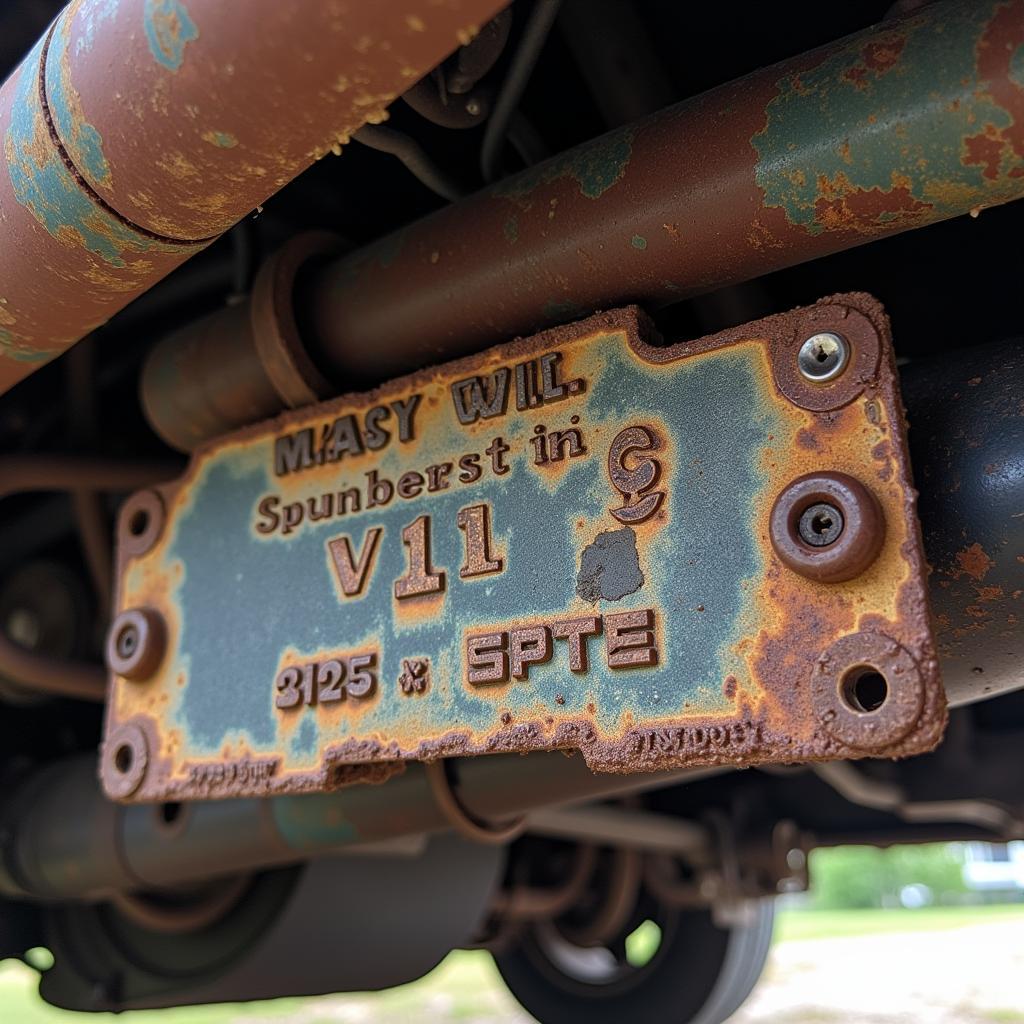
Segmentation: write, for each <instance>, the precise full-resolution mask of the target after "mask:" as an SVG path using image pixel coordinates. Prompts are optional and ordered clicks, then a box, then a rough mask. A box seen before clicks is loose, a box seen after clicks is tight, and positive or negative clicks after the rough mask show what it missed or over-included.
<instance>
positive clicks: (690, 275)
mask: <svg viewBox="0 0 1024 1024" xmlns="http://www.w3.org/2000/svg"><path fill="white" fill-rule="evenodd" d="M1022 68H1024V0H977V2H957V0H954V2H944V3H943V2H939V3H931V4H928V5H926V6H924V7H922V9H921V11H920V12H919V13H917V14H916V15H914V16H912V17H909V18H906V19H904V20H900V21H892V22H885V23H882V24H879V25H874V26H872V27H871V28H869V29H867V30H866V31H865V32H862V33H859V34H857V35H855V36H851V37H849V38H847V39H843V40H839V41H837V42H835V43H830V44H829V45H827V46H825V47H822V48H821V49H818V50H815V51H813V52H811V53H807V54H801V55H799V56H796V57H793V58H792V59H790V60H787V61H784V62H783V63H781V64H777V65H774V66H772V67H768V68H763V69H760V70H758V71H756V72H754V73H753V74H751V75H748V76H747V77H745V78H742V79H739V80H737V81H735V82H731V83H728V84H726V85H722V86H719V87H718V88H716V89H714V90H712V91H711V92H707V93H705V94H703V95H701V96H697V97H694V98H692V99H688V100H685V101H684V102H682V103H680V104H678V105H676V106H673V107H670V108H668V109H666V110H663V111H660V112H658V113H656V114H653V115H652V116H650V117H648V118H646V119H645V120H643V121H641V122H639V123H637V124H633V125H629V126H628V127H625V128H621V129H617V130H616V131H613V132H610V133H609V134H607V135H605V136H603V137H601V138H599V139H595V140H593V141H591V142H587V143H584V144H583V145H581V146H579V147H577V148H576V149H574V150H572V151H570V152H568V153H565V154H561V155H559V156H556V157H554V158H552V159H551V160H550V161H548V162H546V163H544V164H540V165H538V166H536V167H532V168H529V169H528V170H526V171H524V172H522V173H521V174H519V175H517V176H515V177H512V178H509V179H507V180H504V181H501V182H498V183H497V184H495V185H493V186H492V187H490V188H489V189H486V190H484V191H483V192H480V193H479V194H477V195H475V196H473V197H471V198H469V199H468V200H465V201H463V202H460V203H457V204H454V205H453V206H451V207H448V208H445V209H443V210H440V211H438V212H437V213H435V214H432V215H431V216H430V217H428V218H426V219H424V220H422V221H420V222H419V223H417V224H413V225H409V226H407V227H404V228H402V229H401V230H400V231H399V232H397V233H395V234H394V235H392V236H390V237H388V238H385V239H382V240H381V241H379V242H377V243H375V244H373V245H371V246H369V247H367V248H364V249H362V250H358V251H356V252H354V253H351V254H349V255H347V256H344V257H342V258H341V259H339V260H338V261H337V262H336V264H335V265H334V266H332V267H327V268H325V270H324V271H323V272H322V277H321V283H320V285H319V287H318V288H317V289H316V294H315V298H314V308H313V316H314V320H315V322H316V326H317V337H318V338H319V339H321V342H322V345H323V348H324V350H325V351H324V355H325V358H328V359H330V360H332V361H333V362H334V364H335V366H336V367H337V370H338V373H339V376H341V377H344V376H346V375H347V376H349V377H355V378H356V379H363V380H380V379H383V378H386V377H388V376H394V375H397V374H398V373H403V372H407V371H408V370H410V369H413V368H415V367H416V366H420V365H423V363H424V362H426V361H428V360H430V359H431V358H432V356H433V353H436V352H437V351H444V352H446V353H448V354H450V355H452V356H455V355H461V354H463V353H464V352H470V351H475V350H477V349H479V348H481V347H483V346H484V345H486V344H488V343H489V342H490V340H491V339H493V338H495V337H510V336H513V335H515V334H522V333H528V332H531V331H534V330H537V329H539V328H540V327H544V326H548V325H550V324H552V323H559V322H564V321H566V320H569V319H572V318H574V317H578V316H583V315H586V314H587V313H589V312H590V311H591V310H594V309H601V308H609V307H610V306H614V305H618V304H620V303H621V302H622V301H623V300H624V299H626V298H627V297H628V299H629V300H630V301H635V302H639V303H641V304H642V305H644V306H645V307H647V308H654V307H657V306H659V305H664V304H666V303H671V302H676V301H678V300H679V299H681V298H684V297H686V296H689V295H694V294H699V293H701V292H707V291H710V290H713V289H715V288H720V287H722V286H723V285H726V284H730V283H735V282H738V281H744V280H748V279H751V278H754V277H757V276H759V275H761V274H765V273H767V272H769V271H773V270H777V269H780V268H782V267H788V266H792V265H794V264H798V263H803V262H806V261H808V260H812V259H816V258H818V257H821V256H824V255H827V254H829V253H833V252H836V251H838V250H841V249H846V248H849V247H851V246H855V245H860V244H863V243H865V242H869V241H872V240H874V239H877V238H881V237H884V236H888V235H893V234H896V233H898V232H900V231H906V230H909V229H912V228H918V227H923V226H925V225H927V224H932V223H934V222H936V221H941V220H945V219H947V218H950V217H955V216H960V215H966V214H967V213H969V212H974V213H977V212H978V211H979V210H982V209H984V208H986V207H990V206H994V205H996V204H999V203H1005V202H1007V201H1009V200H1012V199H1016V198H1019V197H1020V196H1021V195H1024V71H1022Z"/></svg>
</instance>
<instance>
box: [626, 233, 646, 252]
mask: <svg viewBox="0 0 1024 1024" xmlns="http://www.w3.org/2000/svg"><path fill="white" fill-rule="evenodd" d="M629 244H630V245H631V246H633V248H634V249H640V250H641V251H642V250H644V249H646V248H647V239H646V238H644V236H643V235H634V236H633V237H632V238H631V239H630V242H629Z"/></svg>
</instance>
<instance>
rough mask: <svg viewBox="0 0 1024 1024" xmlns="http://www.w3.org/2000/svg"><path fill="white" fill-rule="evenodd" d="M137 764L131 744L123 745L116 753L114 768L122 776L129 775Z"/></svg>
mask: <svg viewBox="0 0 1024 1024" xmlns="http://www.w3.org/2000/svg"><path fill="white" fill-rule="evenodd" d="M134 764H135V751H134V750H133V749H132V746H131V744H130V743H122V744H121V745H120V746H119V747H118V748H117V750H115V751H114V767H115V768H116V769H117V770H118V771H119V772H120V773H121V774H122V775H127V774H128V773H129V772H130V771H131V770H132V766H133V765H134Z"/></svg>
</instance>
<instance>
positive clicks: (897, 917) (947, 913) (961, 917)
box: [775, 903, 1024, 942]
mask: <svg viewBox="0 0 1024 1024" xmlns="http://www.w3.org/2000/svg"><path fill="white" fill-rule="evenodd" d="M1012 920H1024V904H1022V903H1000V904H996V905H993V906H987V907H923V908H922V909H921V910H800V911H788V912H786V913H782V914H779V916H778V918H777V919H776V922H775V941H776V942H790V941H793V940H800V939H834V938H843V937H847V938H848V937H852V936H855V935H880V934H891V933H894V932H934V931H945V930H948V929H950V928H966V927H969V926H970V925H978V924H982V925H983V924H991V923H993V922H994V921H1012Z"/></svg>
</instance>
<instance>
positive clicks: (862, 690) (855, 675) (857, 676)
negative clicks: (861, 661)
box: [841, 665, 889, 715]
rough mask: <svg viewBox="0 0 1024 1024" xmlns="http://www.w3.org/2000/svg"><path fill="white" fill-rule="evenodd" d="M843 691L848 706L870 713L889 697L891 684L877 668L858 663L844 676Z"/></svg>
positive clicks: (862, 712) (860, 712) (853, 709)
mask: <svg viewBox="0 0 1024 1024" xmlns="http://www.w3.org/2000/svg"><path fill="white" fill-rule="evenodd" d="M841 693H842V697H843V701H844V702H845V704H846V706H847V707H849V708H850V709H851V710H852V711H856V712H858V713H859V714H862V715H870V714H872V713H873V712H875V711H878V710H879V709H880V708H881V707H882V705H883V704H885V702H886V701H887V700H888V699H889V684H888V683H887V682H886V680H885V676H883V675H882V673H881V672H879V671H878V670H877V669H874V668H872V667H871V666H870V665H858V666H857V667H856V668H852V669H850V671H849V672H847V673H846V675H844V676H843V681H842V684H841Z"/></svg>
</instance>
